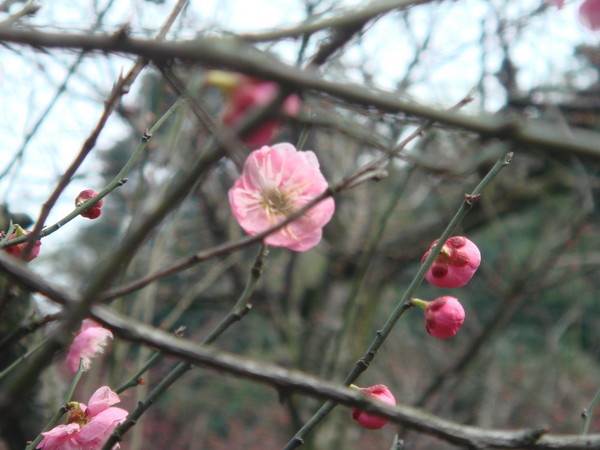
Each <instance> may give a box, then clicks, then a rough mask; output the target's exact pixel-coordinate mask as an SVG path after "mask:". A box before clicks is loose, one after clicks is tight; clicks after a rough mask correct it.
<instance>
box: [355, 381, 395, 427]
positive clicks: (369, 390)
mask: <svg viewBox="0 0 600 450" xmlns="http://www.w3.org/2000/svg"><path fill="white" fill-rule="evenodd" d="M358 389H359V390H360V391H361V392H362V393H363V394H365V395H366V396H367V397H371V398H374V399H376V400H379V401H382V402H383V403H387V404H388V405H395V404H396V399H395V398H394V395H393V394H392V393H391V392H390V390H389V389H388V387H387V386H385V385H383V384H376V385H375V386H370V387H366V388H358ZM352 418H353V419H354V420H356V422H358V424H359V425H360V426H362V427H364V428H368V429H369V430H378V429H379V428H381V427H383V426H384V425H385V424H386V423H388V422H389V419H386V418H385V417H380V416H376V415H374V414H371V413H368V412H365V411H361V410H360V409H358V408H352Z"/></svg>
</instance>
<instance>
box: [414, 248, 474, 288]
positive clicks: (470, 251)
mask: <svg viewBox="0 0 600 450" xmlns="http://www.w3.org/2000/svg"><path fill="white" fill-rule="evenodd" d="M437 242H438V240H435V241H434V242H433V244H431V248H430V249H429V250H427V252H426V253H425V254H424V255H423V258H422V260H421V263H423V262H425V260H426V259H427V257H428V256H429V253H430V252H431V249H432V248H433V247H434V246H435V244H437ZM480 263H481V253H480V252H479V249H478V248H477V246H476V245H475V244H474V243H473V242H471V241H470V240H468V239H467V238H466V237H463V236H454V237H451V238H450V239H448V240H447V241H446V243H445V244H444V246H443V247H442V250H441V253H440V254H439V255H438V257H437V258H436V259H435V261H434V262H433V264H432V266H431V267H430V268H429V270H428V271H427V274H426V275H425V278H427V280H428V281H429V282H430V283H431V284H433V285H434V286H438V287H444V288H457V287H461V286H464V285H465V284H467V283H468V282H469V280H470V279H471V278H472V277H473V274H474V273H475V271H476V270H477V268H478V267H479V264H480Z"/></svg>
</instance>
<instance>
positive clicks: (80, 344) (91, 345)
mask: <svg viewBox="0 0 600 450" xmlns="http://www.w3.org/2000/svg"><path fill="white" fill-rule="evenodd" d="M112 337H113V334H112V333H111V331H110V330H107V329H106V328H102V326H101V325H100V324H99V323H97V322H94V321H93V320H91V319H84V320H83V322H82V324H81V329H80V330H79V332H78V333H77V335H76V336H75V339H73V343H72V344H71V347H69V352H68V353H67V358H66V363H67V367H68V368H69V369H71V371H73V372H77V369H78V368H79V360H80V359H82V360H83V370H87V369H88V368H89V366H90V360H91V358H93V357H94V356H96V355H97V354H99V353H102V352H103V350H104V346H105V345H106V343H107V340H108V339H112Z"/></svg>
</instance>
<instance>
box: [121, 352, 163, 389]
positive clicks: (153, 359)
mask: <svg viewBox="0 0 600 450" xmlns="http://www.w3.org/2000/svg"><path fill="white" fill-rule="evenodd" d="M162 354H163V353H162V352H154V353H153V354H152V356H151V357H150V358H148V361H146V363H145V364H144V365H143V366H142V367H141V368H140V370H138V371H137V372H136V373H135V374H134V375H133V376H132V377H131V378H129V380H127V381H126V382H125V383H123V384H122V385H121V386H119V387H118V388H117V389H115V392H116V393H117V394H120V393H121V392H123V391H125V390H127V389H129V388H131V387H135V386H138V385H139V384H140V379H141V377H142V375H143V374H144V373H146V371H147V370H148V369H149V368H150V367H152V366H153V365H154V363H155V362H156V361H158V358H160V357H161V356H162Z"/></svg>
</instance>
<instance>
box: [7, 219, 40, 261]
mask: <svg viewBox="0 0 600 450" xmlns="http://www.w3.org/2000/svg"><path fill="white" fill-rule="evenodd" d="M29 233H31V231H27V230H23V229H22V228H21V227H19V226H17V232H16V233H13V234H11V235H10V236H9V237H8V240H9V241H10V240H11V239H15V238H18V237H21V236H24V235H26V234H29ZM41 245H42V242H41V241H39V240H38V241H35V244H33V247H32V248H31V251H30V252H29V256H28V257H27V262H29V261H31V260H32V259H35V258H37V256H38V255H39V254H40V246H41ZM25 247H27V242H22V243H21V244H17V245H11V246H10V247H6V248H5V249H4V251H5V252H6V253H8V254H9V255H11V256H14V257H15V258H20V257H21V253H23V250H24V249H25Z"/></svg>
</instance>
